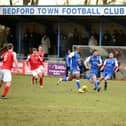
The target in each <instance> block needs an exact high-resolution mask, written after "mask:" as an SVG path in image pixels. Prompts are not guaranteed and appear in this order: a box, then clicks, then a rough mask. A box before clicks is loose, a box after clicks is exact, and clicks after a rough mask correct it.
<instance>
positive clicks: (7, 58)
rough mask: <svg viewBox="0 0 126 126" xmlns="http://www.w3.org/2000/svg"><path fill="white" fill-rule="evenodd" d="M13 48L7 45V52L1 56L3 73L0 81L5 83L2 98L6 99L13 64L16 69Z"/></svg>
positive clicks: (11, 45) (9, 44)
mask: <svg viewBox="0 0 126 126" xmlns="http://www.w3.org/2000/svg"><path fill="white" fill-rule="evenodd" d="M13 49H14V47H13V44H12V43H8V44H7V51H6V52H5V53H3V54H2V56H1V58H2V62H3V64H2V73H3V78H2V81H3V82H5V83H6V85H5V87H4V90H3V93H2V97H6V95H7V93H8V91H9V89H10V86H11V81H12V74H11V69H12V67H13V63H15V66H16V67H18V64H17V59H16V52H14V51H13ZM1 86H2V83H1V84H0V87H1Z"/></svg>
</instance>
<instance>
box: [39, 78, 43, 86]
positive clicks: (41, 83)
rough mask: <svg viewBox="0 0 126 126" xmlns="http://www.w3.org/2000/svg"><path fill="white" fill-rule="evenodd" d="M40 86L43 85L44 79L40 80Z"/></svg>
mask: <svg viewBox="0 0 126 126" xmlns="http://www.w3.org/2000/svg"><path fill="white" fill-rule="evenodd" d="M39 84H40V86H42V85H43V78H40V80H39Z"/></svg>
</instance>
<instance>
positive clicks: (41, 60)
mask: <svg viewBox="0 0 126 126" xmlns="http://www.w3.org/2000/svg"><path fill="white" fill-rule="evenodd" d="M39 60H40V62H41V64H42V65H44V64H43V59H42V58H41V56H39Z"/></svg>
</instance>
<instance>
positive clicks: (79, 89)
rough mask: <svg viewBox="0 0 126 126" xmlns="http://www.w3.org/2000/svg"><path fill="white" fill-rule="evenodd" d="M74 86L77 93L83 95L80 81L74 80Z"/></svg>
mask: <svg viewBox="0 0 126 126" xmlns="http://www.w3.org/2000/svg"><path fill="white" fill-rule="evenodd" d="M76 85H77V89H78V92H79V93H83V92H84V91H83V90H82V89H81V84H80V80H76Z"/></svg>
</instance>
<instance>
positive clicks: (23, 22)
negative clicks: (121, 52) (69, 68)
mask: <svg viewBox="0 0 126 126" xmlns="http://www.w3.org/2000/svg"><path fill="white" fill-rule="evenodd" d="M125 20H126V16H39V15H37V16H36V15H33V16H18V15H14V16H4V15H0V24H1V25H0V29H1V32H0V36H1V37H0V44H1V46H2V45H3V43H4V42H7V39H8V38H7V36H8V32H9V30H10V29H12V32H13V33H14V41H13V42H12V43H14V46H15V47H16V48H15V49H16V51H17V52H18V55H19V59H22V58H23V55H22V54H23V53H24V43H23V37H24V33H25V32H26V30H27V29H29V30H30V31H31V32H36V33H39V34H41V33H44V32H46V33H48V35H49V36H50V39H51V48H50V50H49V56H52V55H53V56H54V57H55V58H57V57H58V58H60V57H63V55H64V54H62V53H64V52H63V51H62V48H61V45H63V44H64V41H63V40H62V39H63V36H65V37H67V39H72V40H71V41H72V42H71V43H70V40H69V41H67V43H66V46H67V47H66V49H67V48H72V45H73V44H74V45H87V44H88V39H89V37H90V35H91V34H95V35H96V37H97V39H98V45H99V46H102V45H103V34H104V33H105V32H106V31H108V32H109V33H110V34H113V32H116V33H117V32H118V33H117V34H121V32H122V31H123V36H124V39H123V40H120V41H119V42H117V44H118V45H117V46H125V45H126V41H125V33H126V30H125V29H126V23H125ZM80 36H81V38H80ZM74 37H75V38H76V41H75V40H74V39H75V38H74ZM78 37H79V38H78ZM78 39H79V41H77V40H78ZM40 40H41V38H39V42H38V45H39V44H41V42H40ZM35 43H36V42H35ZM109 45H111V43H110V44H109ZM64 51H65V50H64Z"/></svg>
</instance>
